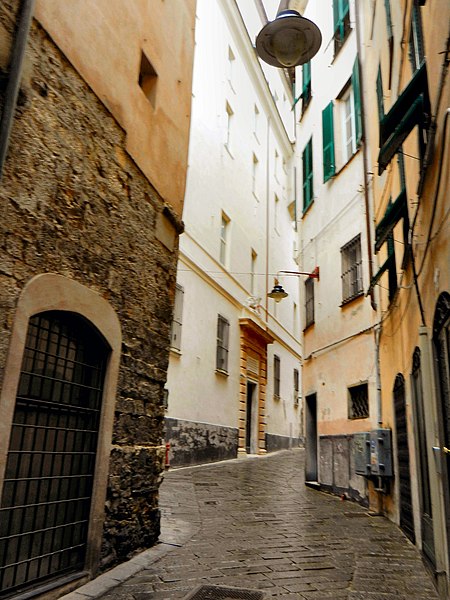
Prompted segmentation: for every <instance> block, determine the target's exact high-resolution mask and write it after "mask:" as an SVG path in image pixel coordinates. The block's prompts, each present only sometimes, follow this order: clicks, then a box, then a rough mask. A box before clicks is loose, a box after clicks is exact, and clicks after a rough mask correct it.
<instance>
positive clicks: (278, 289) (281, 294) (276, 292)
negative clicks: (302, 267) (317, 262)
mask: <svg viewBox="0 0 450 600" xmlns="http://www.w3.org/2000/svg"><path fill="white" fill-rule="evenodd" d="M279 274H283V275H307V276H308V277H310V278H311V279H317V280H318V279H319V267H316V268H315V269H314V271H312V272H311V273H305V272H304V271H278V273H277V277H278V275H279ZM288 295H289V294H288V293H287V292H286V291H285V290H284V289H283V287H282V286H281V285H280V283H279V281H278V279H277V278H275V281H274V286H273V290H272V291H271V292H270V293H269V294H267V296H268V297H269V298H273V299H274V300H275V302H280V300H283V298H287V297H288Z"/></svg>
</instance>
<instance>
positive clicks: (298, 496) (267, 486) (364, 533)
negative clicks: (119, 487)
mask: <svg viewBox="0 0 450 600" xmlns="http://www.w3.org/2000/svg"><path fill="white" fill-rule="evenodd" d="M303 473H304V451H303V450H290V451H283V452H280V453H276V454H271V455H266V456H263V457H252V458H248V459H239V460H233V461H227V462H223V463H217V464H214V465H207V466H202V467H192V468H185V469H179V470H170V471H168V472H167V473H166V474H165V477H164V482H163V484H162V486H161V489H160V504H161V513H162V527H163V532H164V539H166V540H171V543H172V544H173V545H172V546H170V550H167V548H168V545H167V544H160V545H159V548H160V550H158V551H155V549H150V550H148V551H146V553H145V560H143V561H142V562H143V563H145V565H144V566H145V568H142V570H141V571H140V572H139V573H137V574H135V575H133V576H131V577H130V578H129V579H128V580H127V581H125V582H124V583H122V584H121V585H117V586H115V587H112V588H111V589H110V590H109V591H107V592H106V593H104V595H103V596H102V599H103V600H162V599H164V600H179V599H182V598H183V597H184V596H185V595H186V594H187V593H188V592H190V591H192V590H193V589H195V588H196V587H197V586H198V585H200V584H209V585H222V586H229V587H242V588H249V589H255V590H261V591H263V592H264V593H265V595H266V597H267V598H276V599H278V600H282V599H286V598H291V599H292V600H344V599H345V600H394V599H395V600H406V599H407V600H437V599H438V596H437V593H436V592H435V590H434V587H433V585H432V583H431V579H430V576H429V574H428V572H427V571H426V569H425V568H424V566H423V564H422V560H421V558H420V555H419V553H418V551H417V549H416V548H415V547H414V546H413V545H412V544H411V543H410V541H409V540H408V539H407V538H406V537H405V536H404V535H403V533H402V532H401V531H400V530H399V529H398V527H397V526H396V525H394V524H393V523H391V522H390V521H388V520H387V519H384V518H383V517H376V518H374V517H370V516H369V515H368V514H367V509H365V508H362V507H360V506H359V505H357V504H354V503H352V502H350V501H347V502H341V501H340V500H339V499H338V498H336V497H334V496H331V495H328V494H324V493H322V492H318V491H316V490H311V489H309V488H307V487H305V485H304V479H303ZM279 490H282V494H281V493H280V492H279ZM178 543H179V546H177V544H178ZM156 548H158V547H156ZM161 548H163V549H164V553H162V552H161ZM152 560H153V562H152ZM150 563H151V566H150ZM135 564H139V565H140V561H137V563H135ZM140 567H142V565H140ZM134 568H135V567H134V566H133V569H134ZM112 571H114V570H112ZM112 571H111V572H110V573H109V574H108V581H109V580H110V581H113V580H114V578H115V575H114V573H113V572H112ZM123 573H128V571H127V569H124V571H123ZM105 580H106V578H105ZM100 588H101V586H100ZM101 589H102V588H101ZM103 591H104V589H103ZM89 592H90V594H91V593H92V587H91V588H89ZM86 596H87V594H85V595H84V598H86ZM82 597H83V588H80V589H79V590H77V600H79V599H80V598H82ZM91 598H92V596H90V598H89V600H91ZM67 600H69V599H67Z"/></svg>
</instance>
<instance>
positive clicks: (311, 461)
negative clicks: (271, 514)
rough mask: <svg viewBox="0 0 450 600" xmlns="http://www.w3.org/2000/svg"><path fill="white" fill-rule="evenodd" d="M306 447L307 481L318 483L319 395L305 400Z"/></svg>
mask: <svg viewBox="0 0 450 600" xmlns="http://www.w3.org/2000/svg"><path fill="white" fill-rule="evenodd" d="M305 405H306V406H305V409H306V414H305V437H306V440H305V446H306V464H305V479H306V481H311V482H317V480H318V469H317V395H316V394H310V395H309V396H306V398H305Z"/></svg>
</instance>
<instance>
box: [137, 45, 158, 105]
mask: <svg viewBox="0 0 450 600" xmlns="http://www.w3.org/2000/svg"><path fill="white" fill-rule="evenodd" d="M157 81H158V74H157V73H156V71H155V69H154V68H153V65H152V63H151V62H150V61H149V59H148V58H147V56H146V55H145V54H144V53H143V52H141V64H140V67H139V86H140V87H141V89H142V91H143V92H144V94H145V97H146V98H147V100H148V101H149V102H150V104H151V105H152V106H153V108H155V106H156V84H157Z"/></svg>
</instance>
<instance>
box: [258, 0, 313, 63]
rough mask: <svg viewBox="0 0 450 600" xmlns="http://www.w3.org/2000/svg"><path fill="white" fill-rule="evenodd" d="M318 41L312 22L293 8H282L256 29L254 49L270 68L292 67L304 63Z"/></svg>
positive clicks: (309, 57) (308, 58)
mask: <svg viewBox="0 0 450 600" xmlns="http://www.w3.org/2000/svg"><path fill="white" fill-rule="evenodd" d="M321 43H322V34H321V33H320V29H319V28H318V27H317V25H316V24H315V23H313V22H312V21H310V20H309V19H305V17H302V16H301V15H300V13H298V12H297V11H296V10H283V11H281V12H280V13H279V14H278V15H277V18H276V19H275V20H274V21H270V22H269V23H267V24H266V25H264V27H263V28H262V29H261V31H260V32H259V34H258V36H257V38H256V52H257V53H258V56H259V57H260V58H261V59H262V60H264V61H265V62H266V63H268V64H269V65H272V66H273V67H279V68H287V67H296V66H298V65H302V64H304V63H307V62H308V61H309V60H310V59H311V58H312V57H313V56H314V55H315V54H316V53H317V51H318V50H319V48H320V44H321Z"/></svg>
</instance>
